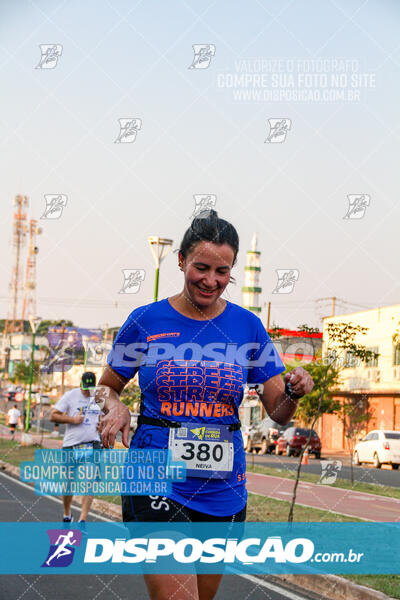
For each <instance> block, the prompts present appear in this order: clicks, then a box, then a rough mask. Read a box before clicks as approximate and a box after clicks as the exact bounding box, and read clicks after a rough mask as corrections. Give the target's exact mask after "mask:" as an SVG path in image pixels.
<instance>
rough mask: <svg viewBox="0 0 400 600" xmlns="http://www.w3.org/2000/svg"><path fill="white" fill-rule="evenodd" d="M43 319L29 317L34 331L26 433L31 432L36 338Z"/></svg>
mask: <svg viewBox="0 0 400 600" xmlns="http://www.w3.org/2000/svg"><path fill="white" fill-rule="evenodd" d="M41 320H42V319H41V317H34V316H32V315H31V316H30V317H29V323H30V326H31V329H32V347H31V365H30V369H29V392H28V404H27V407H26V419H25V432H26V433H28V431H29V421H30V412H31V395H32V381H33V361H34V357H35V337H36V331H37V328H38V327H39V325H40V322H41Z"/></svg>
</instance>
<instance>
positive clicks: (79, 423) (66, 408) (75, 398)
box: [50, 371, 101, 523]
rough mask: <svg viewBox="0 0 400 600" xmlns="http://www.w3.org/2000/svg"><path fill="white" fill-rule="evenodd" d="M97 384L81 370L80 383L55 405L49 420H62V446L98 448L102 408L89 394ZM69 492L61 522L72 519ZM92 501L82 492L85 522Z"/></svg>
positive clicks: (84, 450)
mask: <svg viewBox="0 0 400 600" xmlns="http://www.w3.org/2000/svg"><path fill="white" fill-rule="evenodd" d="M95 387H96V376H95V374H94V373H92V372H91V371H86V372H85V373H83V375H82V378H81V385H80V387H79V388H74V389H72V390H70V391H69V392H66V393H65V394H64V396H63V397H62V398H60V400H59V401H58V402H57V403H56V404H55V405H54V407H53V410H52V411H51V414H50V421H53V422H54V423H65V424H66V428H65V434H64V441H63V449H71V452H75V453H79V452H80V453H81V454H82V453H86V454H87V453H89V452H92V450H93V449H100V448H101V442H100V436H99V432H98V431H97V425H98V422H99V417H100V415H101V411H100V409H99V407H98V405H97V404H96V402H95V401H94V397H93V396H92V395H91V392H90V391H91V390H94V388H95ZM72 498H73V496H72V495H68V496H63V505H64V518H63V521H64V523H69V522H71V521H72V515H71V504H72ZM92 501H93V497H92V496H88V495H86V496H82V508H81V514H80V518H79V522H85V521H86V519H87V515H88V513H89V510H90V507H91V504H92Z"/></svg>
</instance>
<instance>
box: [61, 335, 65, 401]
mask: <svg viewBox="0 0 400 600" xmlns="http://www.w3.org/2000/svg"><path fill="white" fill-rule="evenodd" d="M64 333H65V325H64V324H63V326H62V330H61V347H63V345H64ZM61 362H62V365H61V368H62V371H61V397H62V396H64V377H65V375H64V358H63V357H62V358H61Z"/></svg>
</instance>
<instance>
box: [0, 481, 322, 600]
mask: <svg viewBox="0 0 400 600" xmlns="http://www.w3.org/2000/svg"><path fill="white" fill-rule="evenodd" d="M61 516H62V505H61V502H60V501H59V500H58V499H57V498H54V499H51V498H49V497H46V496H35V494H34V491H33V489H32V488H30V487H29V486H27V485H26V484H24V485H22V484H21V483H19V482H18V481H17V480H15V479H13V478H11V477H10V476H8V475H5V474H4V473H0V520H1V521H22V522H24V521H27V522H30V521H58V520H59V519H60V518H61ZM73 516H74V518H75V519H77V518H78V517H79V512H78V510H77V509H73ZM91 520H104V519H102V518H101V517H98V516H96V515H94V514H92V515H91ZM0 598H7V599H10V600H12V599H14V598H21V599H23V600H39V599H41V600H53V598H57V600H71V599H73V600H110V598H118V600H145V599H146V598H148V595H147V590H146V586H145V584H144V581H143V579H142V577H141V576H140V575H92V576H89V575H88V576H86V575H57V576H55V575H46V576H45V575H17V576H16V575H13V576H12V577H10V576H7V575H2V576H0ZM266 598H267V599H268V600H288V599H289V600H324V599H323V597H322V596H319V595H316V594H312V593H310V592H307V593H303V592H302V591H299V590H296V589H294V588H292V587H291V588H283V587H282V586H281V584H280V583H278V582H277V580H275V579H274V578H273V577H264V578H256V577H254V576H251V575H249V576H234V575H226V576H225V577H224V578H223V580H222V583H221V586H220V588H219V590H218V594H217V595H216V597H215V600H236V599H238V600H239V599H240V600H266Z"/></svg>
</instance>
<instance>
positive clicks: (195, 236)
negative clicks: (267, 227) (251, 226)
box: [179, 210, 239, 266]
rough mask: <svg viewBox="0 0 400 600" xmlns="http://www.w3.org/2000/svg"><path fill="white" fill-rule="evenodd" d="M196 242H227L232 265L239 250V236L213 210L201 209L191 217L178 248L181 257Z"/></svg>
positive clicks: (232, 227) (185, 254)
mask: <svg viewBox="0 0 400 600" xmlns="http://www.w3.org/2000/svg"><path fill="white" fill-rule="evenodd" d="M198 242H213V243H214V244H219V245H222V244H228V245H229V246H230V247H231V248H232V250H233V253H234V257H233V265H234V264H235V262H236V258H237V255H238V252H239V236H238V234H237V231H236V229H235V228H234V226H233V225H231V223H228V221H225V219H220V218H219V217H218V214H217V212H216V211H215V210H204V211H201V212H200V214H199V215H198V216H197V217H195V218H194V219H193V221H192V224H191V226H190V227H189V229H187V231H186V232H185V235H184V236H183V240H182V242H181V245H180V248H179V251H180V252H181V253H182V256H183V258H186V257H187V255H188V254H189V252H190V251H191V250H192V249H193V248H194V246H195V245H196V244H197V243H198ZM233 265H232V266H233Z"/></svg>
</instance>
